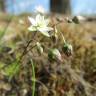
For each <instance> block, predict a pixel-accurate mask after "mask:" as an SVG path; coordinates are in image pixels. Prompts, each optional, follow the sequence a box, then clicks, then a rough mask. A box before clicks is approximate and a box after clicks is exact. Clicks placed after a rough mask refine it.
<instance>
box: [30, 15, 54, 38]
mask: <svg viewBox="0 0 96 96" xmlns="http://www.w3.org/2000/svg"><path fill="white" fill-rule="evenodd" d="M28 19H29V21H30V23H31V24H32V25H31V26H30V27H29V28H28V29H29V31H39V32H41V33H42V34H43V35H45V36H47V37H50V34H49V31H52V30H53V28H51V27H48V24H49V19H45V18H44V16H42V15H40V14H38V15H37V16H36V18H35V19H34V18H32V17H28Z"/></svg>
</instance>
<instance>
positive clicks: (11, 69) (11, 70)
mask: <svg viewBox="0 0 96 96" xmlns="http://www.w3.org/2000/svg"><path fill="white" fill-rule="evenodd" d="M19 69H20V64H19V63H17V62H14V63H12V64H10V65H9V66H8V67H6V68H5V70H4V72H5V75H7V76H8V77H9V80H11V79H12V77H13V76H14V75H16V73H18V72H19Z"/></svg>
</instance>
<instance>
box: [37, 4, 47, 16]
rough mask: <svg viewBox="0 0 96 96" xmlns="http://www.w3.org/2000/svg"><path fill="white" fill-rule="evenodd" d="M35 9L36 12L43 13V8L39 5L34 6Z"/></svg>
mask: <svg viewBox="0 0 96 96" xmlns="http://www.w3.org/2000/svg"><path fill="white" fill-rule="evenodd" d="M35 10H36V12H38V13H41V14H44V13H45V9H44V8H43V6H41V5H38V6H36V7H35Z"/></svg>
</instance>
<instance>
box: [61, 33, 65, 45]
mask: <svg viewBox="0 0 96 96" xmlns="http://www.w3.org/2000/svg"><path fill="white" fill-rule="evenodd" d="M60 34H61V36H62V39H63V42H64V43H66V41H65V38H64V35H63V33H62V32H61V31H60Z"/></svg>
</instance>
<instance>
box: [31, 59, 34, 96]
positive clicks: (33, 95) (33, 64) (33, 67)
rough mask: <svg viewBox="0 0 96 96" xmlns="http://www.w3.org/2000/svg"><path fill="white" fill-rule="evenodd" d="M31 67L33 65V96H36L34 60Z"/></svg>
mask: <svg viewBox="0 0 96 96" xmlns="http://www.w3.org/2000/svg"><path fill="white" fill-rule="evenodd" d="M31 65H32V74H33V85H32V96H35V67H34V63H33V60H32V59H31Z"/></svg>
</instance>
